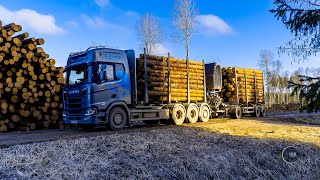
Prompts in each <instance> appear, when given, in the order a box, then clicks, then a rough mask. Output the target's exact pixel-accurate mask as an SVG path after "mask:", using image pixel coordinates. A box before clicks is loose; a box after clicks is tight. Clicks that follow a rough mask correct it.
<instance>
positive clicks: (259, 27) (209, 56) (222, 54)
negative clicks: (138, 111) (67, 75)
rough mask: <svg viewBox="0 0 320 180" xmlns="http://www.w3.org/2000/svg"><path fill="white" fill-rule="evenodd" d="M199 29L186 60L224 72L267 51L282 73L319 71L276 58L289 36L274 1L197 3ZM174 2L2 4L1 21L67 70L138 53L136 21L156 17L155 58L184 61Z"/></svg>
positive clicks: (5, 0)
mask: <svg viewBox="0 0 320 180" xmlns="http://www.w3.org/2000/svg"><path fill="white" fill-rule="evenodd" d="M195 2H196V4H197V7H198V10H199V14H200V15H199V16H198V17H197V21H198V23H199V28H198V29H197V31H196V32H195V33H194V34H193V36H192V39H191V45H190V58H191V59H193V60H198V61H201V60H203V59H204V60H205V62H213V61H215V62H218V63H219V64H221V65H222V66H226V67H227V66H237V67H250V68H257V66H258V60H259V59H260V57H259V54H260V51H261V50H263V49H268V50H271V51H273V52H275V54H276V59H279V60H281V61H282V63H283V65H284V70H288V71H293V70H295V69H298V68H299V67H319V64H320V59H319V58H317V57H310V58H309V60H306V61H305V62H301V63H295V62H292V60H291V58H290V57H287V56H284V55H278V54H277V48H278V47H279V46H281V45H284V44H285V43H286V42H288V41H289V40H290V39H292V38H293V35H292V34H291V33H290V32H289V30H287V29H286V28H285V27H284V25H283V24H282V23H281V22H280V21H278V20H277V19H276V18H274V16H273V14H271V13H270V12H269V10H270V9H272V8H273V4H272V2H273V1H272V0H242V1H239V0H224V1H221V0H195ZM174 5H175V1H174V0H161V1H160V0H131V1H129V0H127V1H123V0H60V1H57V0H46V1H43V0H28V1H25V0H14V1H12V0H0V20H1V21H2V22H3V24H7V23H11V22H15V23H16V24H20V25H22V27H23V31H27V32H29V34H30V35H31V36H33V37H36V38H39V37H42V38H44V39H45V41H46V43H45V44H44V45H43V48H44V49H45V51H46V52H47V53H48V54H49V55H50V56H51V57H52V58H54V59H56V61H57V65H59V66H65V65H66V62H67V58H68V55H69V54H70V53H71V52H76V51H83V50H86V49H87V48H88V47H90V46H96V45H104V46H107V47H111V48H116V49H134V50H135V51H136V54H140V53H141V52H142V51H141V48H140V47H139V44H140V43H139V41H138V37H137V33H136V26H137V21H138V20H139V19H140V17H141V16H142V15H144V14H145V13H150V14H152V15H153V16H155V17H157V19H158V20H159V23H160V29H161V31H162V32H163V38H162V41H161V42H160V43H159V48H158V51H157V54H158V55H166V54H167V52H170V53H171V54H172V55H173V56H175V57H179V58H184V57H185V54H186V53H185V49H184V47H183V46H182V45H181V44H180V43H178V42H177V41H176V40H175V39H174V38H173V36H172V34H173V33H174V32H175V26H174V23H173V22H174V18H173V7H174Z"/></svg>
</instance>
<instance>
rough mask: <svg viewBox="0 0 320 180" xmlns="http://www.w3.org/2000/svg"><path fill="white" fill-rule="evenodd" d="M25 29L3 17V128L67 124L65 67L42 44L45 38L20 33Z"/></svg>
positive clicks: (0, 83) (0, 32)
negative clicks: (63, 95) (5, 20)
mask: <svg viewBox="0 0 320 180" xmlns="http://www.w3.org/2000/svg"><path fill="white" fill-rule="evenodd" d="M21 30H22V27H21V26H20V25H17V24H15V23H11V24H8V25H4V26H2V22H1V21H0V68H1V72H0V102H1V107H0V132H1V131H2V132H3V131H9V130H24V131H28V130H34V129H45V128H51V127H52V128H53V127H54V128H58V127H60V128H63V122H62V121H60V120H61V119H62V118H61V115H62V108H63V104H62V89H61V88H62V84H64V77H63V71H64V69H63V68H62V67H56V66H55V60H54V59H52V58H49V55H48V54H47V53H45V52H44V50H43V49H42V48H41V47H40V45H43V44H44V40H43V39H42V38H38V39H36V38H34V37H29V34H28V33H27V32H24V33H21V34H19V35H16V33H17V32H20V31H21Z"/></svg>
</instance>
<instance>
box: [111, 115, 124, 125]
mask: <svg viewBox="0 0 320 180" xmlns="http://www.w3.org/2000/svg"><path fill="white" fill-rule="evenodd" d="M122 121H123V117H122V115H121V114H115V115H114V118H113V122H114V123H115V124H116V125H119V124H121V123H122Z"/></svg>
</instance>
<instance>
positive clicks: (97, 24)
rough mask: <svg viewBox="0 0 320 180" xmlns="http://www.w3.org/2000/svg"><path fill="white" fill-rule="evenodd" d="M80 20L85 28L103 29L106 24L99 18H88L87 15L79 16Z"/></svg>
mask: <svg viewBox="0 0 320 180" xmlns="http://www.w3.org/2000/svg"><path fill="white" fill-rule="evenodd" d="M81 18H82V19H83V20H84V22H85V24H86V25H87V26H89V27H92V28H105V27H106V26H107V23H106V22H105V21H104V20H103V19H102V18H100V17H90V16H88V15H85V14H81Z"/></svg>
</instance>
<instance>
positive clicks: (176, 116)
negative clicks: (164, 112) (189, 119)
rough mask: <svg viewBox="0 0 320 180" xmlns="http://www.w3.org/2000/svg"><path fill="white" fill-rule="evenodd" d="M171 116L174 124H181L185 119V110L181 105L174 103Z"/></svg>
mask: <svg viewBox="0 0 320 180" xmlns="http://www.w3.org/2000/svg"><path fill="white" fill-rule="evenodd" d="M171 118H172V120H173V122H174V124H176V125H181V124H183V122H184V120H185V119H186V110H185V109H184V107H183V106H182V105H175V106H174V107H173V109H172V115H171Z"/></svg>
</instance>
